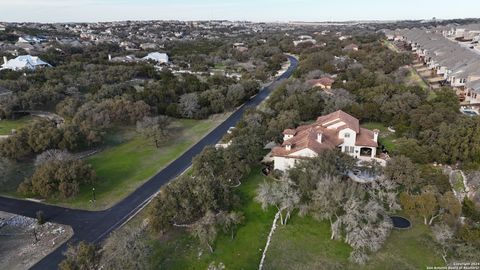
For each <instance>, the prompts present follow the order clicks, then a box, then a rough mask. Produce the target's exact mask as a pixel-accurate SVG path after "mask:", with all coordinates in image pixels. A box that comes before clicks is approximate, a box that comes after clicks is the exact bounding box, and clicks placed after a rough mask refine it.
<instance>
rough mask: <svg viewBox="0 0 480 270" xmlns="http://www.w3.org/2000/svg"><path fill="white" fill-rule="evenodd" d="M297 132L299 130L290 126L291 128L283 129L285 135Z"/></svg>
mask: <svg viewBox="0 0 480 270" xmlns="http://www.w3.org/2000/svg"><path fill="white" fill-rule="evenodd" d="M295 133H297V132H296V131H295V129H290V128H289V129H285V130H284V131H283V135H295Z"/></svg>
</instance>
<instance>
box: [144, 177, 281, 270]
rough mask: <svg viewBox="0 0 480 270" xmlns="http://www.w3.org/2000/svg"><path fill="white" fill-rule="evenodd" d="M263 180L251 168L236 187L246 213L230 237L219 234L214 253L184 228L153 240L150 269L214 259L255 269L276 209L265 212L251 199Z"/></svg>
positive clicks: (199, 266) (204, 266)
mask: <svg viewBox="0 0 480 270" xmlns="http://www.w3.org/2000/svg"><path fill="white" fill-rule="evenodd" d="M263 180H264V177H263V176H262V175H261V174H260V173H259V169H258V168H257V169H255V170H253V171H252V173H251V174H250V176H249V177H247V178H246V179H244V180H242V183H243V184H242V185H241V186H240V187H239V193H240V196H241V203H242V207H241V209H240V211H242V212H243V214H244V216H245V224H244V225H242V226H241V227H240V228H239V229H238V231H237V234H236V237H235V238H234V239H233V240H232V239H231V238H230V236H229V235H223V234H221V235H220V236H219V237H218V239H217V241H216V243H215V251H214V253H210V252H209V251H208V250H207V249H203V248H201V247H199V245H198V242H197V240H195V239H193V238H192V237H191V236H189V234H188V233H187V232H185V231H183V230H177V231H174V232H171V233H169V234H167V235H165V236H163V237H162V238H161V239H155V240H153V241H154V250H155V252H154V254H153V256H152V258H153V260H152V268H153V269H179V270H180V269H182V270H183V269H202V270H203V269H207V267H208V265H209V264H210V263H211V262H213V261H215V262H217V263H219V262H222V263H224V264H225V266H226V269H257V268H258V264H259V262H260V258H261V255H262V249H263V247H264V245H265V241H266V238H267V236H268V233H269V231H270V226H271V224H272V221H273V217H274V216H275V211H274V210H273V209H270V211H266V212H264V211H263V210H262V209H261V207H260V204H258V203H257V202H255V201H254V196H255V189H256V188H257V186H258V184H259V183H261V182H262V181H263Z"/></svg>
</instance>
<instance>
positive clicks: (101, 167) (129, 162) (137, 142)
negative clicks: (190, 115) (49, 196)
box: [49, 115, 226, 210]
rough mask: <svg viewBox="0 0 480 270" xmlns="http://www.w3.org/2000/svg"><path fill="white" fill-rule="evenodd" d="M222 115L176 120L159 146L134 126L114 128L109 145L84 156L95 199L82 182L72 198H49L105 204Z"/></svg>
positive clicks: (76, 203) (79, 205)
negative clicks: (90, 171) (92, 173)
mask: <svg viewBox="0 0 480 270" xmlns="http://www.w3.org/2000/svg"><path fill="white" fill-rule="evenodd" d="M225 118H226V115H221V116H216V117H214V118H212V119H209V120H186V119H180V120H175V121H174V122H173V123H172V128H171V138H170V139H169V140H168V141H167V142H165V143H164V144H163V145H162V146H161V147H160V148H158V149H157V148H156V147H155V146H154V144H153V142H150V141H147V140H146V139H145V138H143V137H142V136H139V135H137V134H136V133H135V131H134V130H133V128H130V129H128V128H126V129H125V128H124V129H121V131H117V132H114V133H113V134H112V135H110V136H109V137H108V138H107V145H110V146H109V147H107V148H106V149H105V150H103V151H101V152H100V153H98V154H95V155H93V156H91V157H89V158H88V159H87V161H88V162H89V163H90V164H92V166H93V167H94V169H95V171H96V173H97V177H98V180H97V183H96V184H95V195H96V202H95V203H91V202H90V200H91V199H92V196H93V194H92V186H82V187H81V189H80V194H79V196H77V197H76V198H74V199H71V200H67V201H55V200H51V201H49V202H51V203H56V204H61V205H65V206H68V207H73V208H82V209H95V210H98V209H105V208H108V207H110V206H112V205H113V204H115V203H116V202H118V201H120V200H121V199H122V198H124V197H126V196H127V195H128V194H130V193H131V192H132V191H134V190H135V189H136V188H138V187H139V186H140V185H141V184H142V183H144V182H145V181H146V180H148V179H149V178H150V177H151V176H153V175H154V174H155V173H156V172H158V171H160V170H161V169H162V168H164V167H165V166H166V165H168V164H169V163H170V162H171V161H173V160H174V159H175V158H177V157H178V156H180V155H181V154H182V153H183V152H185V151H186V150H187V149H188V148H189V147H190V146H192V145H193V144H194V143H196V142H197V141H198V140H200V139H201V138H202V137H203V136H204V135H206V134H207V133H208V132H209V131H210V130H211V129H212V128H214V127H215V126H216V125H218V124H219V123H221V122H222V121H223V120H224V119H225Z"/></svg>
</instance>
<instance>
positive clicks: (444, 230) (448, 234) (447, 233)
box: [432, 224, 454, 263]
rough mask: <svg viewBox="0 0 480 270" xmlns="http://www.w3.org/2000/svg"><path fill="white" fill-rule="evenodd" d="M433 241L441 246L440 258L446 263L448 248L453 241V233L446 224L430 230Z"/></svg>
mask: <svg viewBox="0 0 480 270" xmlns="http://www.w3.org/2000/svg"><path fill="white" fill-rule="evenodd" d="M432 231H433V235H434V236H435V240H436V241H437V242H438V243H439V244H440V245H441V246H442V258H443V260H444V261H445V263H447V252H448V247H449V246H450V243H451V241H452V239H453V235H454V233H453V231H452V229H451V228H450V227H448V225H446V224H437V225H435V226H433V228H432Z"/></svg>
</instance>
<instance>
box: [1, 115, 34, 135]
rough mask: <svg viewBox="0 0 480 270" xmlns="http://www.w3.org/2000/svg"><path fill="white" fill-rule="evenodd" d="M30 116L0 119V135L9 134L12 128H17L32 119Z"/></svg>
mask: <svg viewBox="0 0 480 270" xmlns="http://www.w3.org/2000/svg"><path fill="white" fill-rule="evenodd" d="M33 119H34V118H33V117H32V116H24V117H22V118H20V119H17V120H0V135H10V134H11V132H12V129H19V128H21V127H23V126H25V125H26V124H27V123H29V122H31V121H33Z"/></svg>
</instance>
